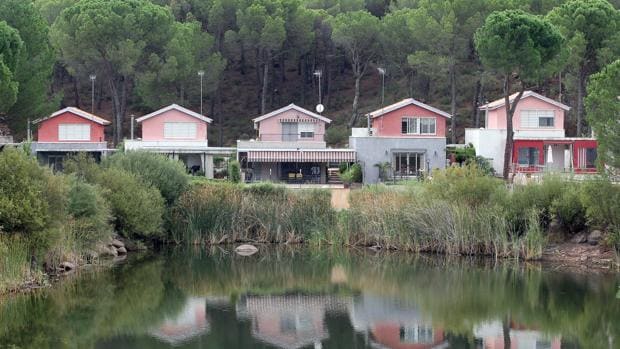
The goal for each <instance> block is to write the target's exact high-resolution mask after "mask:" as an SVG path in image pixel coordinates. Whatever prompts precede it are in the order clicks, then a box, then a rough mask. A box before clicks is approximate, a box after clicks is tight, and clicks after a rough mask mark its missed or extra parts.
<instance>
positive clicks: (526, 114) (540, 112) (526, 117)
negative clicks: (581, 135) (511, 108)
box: [519, 109, 556, 129]
mask: <svg viewBox="0 0 620 349" xmlns="http://www.w3.org/2000/svg"><path fill="white" fill-rule="evenodd" d="M549 114H551V115H549ZM520 116H521V121H520V125H519V126H520V127H521V128H522V129H537V128H542V129H554V128H556V126H555V124H556V117H555V110H553V109H524V110H521V114H520ZM543 118H553V126H540V119H543Z"/></svg>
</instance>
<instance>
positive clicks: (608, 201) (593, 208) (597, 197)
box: [581, 179, 620, 231]
mask: <svg viewBox="0 0 620 349" xmlns="http://www.w3.org/2000/svg"><path fill="white" fill-rule="evenodd" d="M581 203H582V205H583V206H584V207H585V210H586V217H587V219H588V224H589V225H591V226H594V227H596V228H601V229H608V230H610V231H618V230H619V229H620V186H619V185H617V184H612V183H611V182H610V181H609V180H606V179H600V180H592V181H587V182H585V183H583V184H582V189H581Z"/></svg>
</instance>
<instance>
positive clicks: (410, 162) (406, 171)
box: [392, 152, 424, 177]
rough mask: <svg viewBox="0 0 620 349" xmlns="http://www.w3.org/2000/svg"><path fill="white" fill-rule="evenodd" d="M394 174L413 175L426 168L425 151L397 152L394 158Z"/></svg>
mask: <svg viewBox="0 0 620 349" xmlns="http://www.w3.org/2000/svg"><path fill="white" fill-rule="evenodd" d="M392 167H393V168H394V175H395V176H397V177H412V176H417V175H419V174H420V171H423V170H424V153H420V152H397V153H394V155H393V158H392Z"/></svg>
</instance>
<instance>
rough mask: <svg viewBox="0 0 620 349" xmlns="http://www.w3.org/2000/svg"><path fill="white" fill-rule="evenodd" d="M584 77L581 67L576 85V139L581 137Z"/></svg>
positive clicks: (583, 68)
mask: <svg viewBox="0 0 620 349" xmlns="http://www.w3.org/2000/svg"><path fill="white" fill-rule="evenodd" d="M586 77H587V73H586V67H585V66H583V65H582V66H581V68H580V69H579V82H578V83H577V111H576V112H577V137H581V135H582V126H583V98H584V95H585V85H586Z"/></svg>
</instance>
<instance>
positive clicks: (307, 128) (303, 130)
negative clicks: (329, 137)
mask: <svg viewBox="0 0 620 349" xmlns="http://www.w3.org/2000/svg"><path fill="white" fill-rule="evenodd" d="M297 133H298V135H299V139H312V138H314V124H313V123H309V122H300V123H298V124H297ZM308 134H310V135H308Z"/></svg>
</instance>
